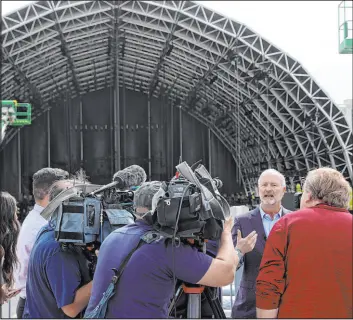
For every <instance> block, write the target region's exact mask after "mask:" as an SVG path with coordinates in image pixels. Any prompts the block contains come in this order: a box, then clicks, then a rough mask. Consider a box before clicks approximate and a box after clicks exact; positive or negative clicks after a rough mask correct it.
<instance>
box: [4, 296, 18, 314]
mask: <svg viewBox="0 0 353 320" xmlns="http://www.w3.org/2000/svg"><path fill="white" fill-rule="evenodd" d="M17 302H18V296H16V297H14V298H13V299H11V300H10V301H9V302H7V303H5V304H4V305H3V306H2V308H1V311H2V314H1V319H8V318H17V316H16V307H17ZM9 314H10V315H11V316H9Z"/></svg>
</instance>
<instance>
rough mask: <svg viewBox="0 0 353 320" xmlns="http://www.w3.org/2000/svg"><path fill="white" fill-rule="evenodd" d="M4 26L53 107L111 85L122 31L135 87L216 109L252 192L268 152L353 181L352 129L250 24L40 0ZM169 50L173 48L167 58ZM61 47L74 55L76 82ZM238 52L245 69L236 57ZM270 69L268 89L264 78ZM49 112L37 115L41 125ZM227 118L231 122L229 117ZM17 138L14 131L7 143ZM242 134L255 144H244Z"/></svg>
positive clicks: (6, 43) (169, 6) (203, 14)
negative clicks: (67, 96) (67, 95)
mask: <svg viewBox="0 0 353 320" xmlns="http://www.w3.org/2000/svg"><path fill="white" fill-rule="evenodd" d="M117 11H119V18H118V19H117V17H116V12H117ZM115 20H117V23H114V21H115ZM2 22H3V28H2V44H3V47H4V48H6V50H7V53H8V55H9V56H10V57H11V58H12V59H13V61H14V62H15V64H16V65H17V66H18V68H19V69H20V70H22V72H23V73H24V74H25V76H26V77H27V79H28V81H29V82H30V83H33V84H36V87H37V89H38V91H39V92H40V93H41V98H42V100H43V102H44V103H48V102H50V101H53V99H56V98H57V97H59V96H60V95H61V94H62V91H63V90H64V89H65V86H67V89H68V90H69V91H70V90H71V91H72V97H75V96H77V95H79V94H80V91H81V92H83V93H84V92H89V91H91V90H97V89H102V88H104V87H107V86H112V85H113V84H114V82H115V80H116V79H115V78H116V77H114V74H115V73H114V68H115V67H116V63H114V62H113V61H116V59H117V58H118V55H119V53H118V45H119V44H118V41H119V42H120V38H119V37H120V33H121V31H122V30H123V31H124V36H125V37H124V41H125V46H124V48H125V56H124V59H119V70H117V71H118V74H119V78H120V77H121V78H122V80H123V81H124V85H125V86H126V88H128V89H131V90H140V91H141V92H144V93H147V94H148V93H149V92H150V93H152V95H153V96H154V97H157V98H158V97H160V96H161V95H164V96H165V97H168V99H173V100H174V101H176V100H175V99H176V98H179V99H180V101H181V102H182V103H181V104H182V105H183V107H184V106H185V107H186V108H185V110H188V111H190V112H191V113H193V114H194V115H196V116H197V117H198V118H200V117H201V116H202V115H203V111H205V110H206V108H207V109H209V110H210V114H208V115H206V113H207V112H206V113H204V114H205V115H206V116H205V117H204V119H207V122H206V123H207V125H208V126H209V127H210V128H212V129H214V128H215V127H216V125H217V124H220V123H221V124H222V123H223V128H222V127H221V128H220V129H219V130H218V129H217V130H218V131H219V132H221V133H222V135H220V134H218V137H219V138H221V139H225V141H224V143H227V144H228V145H229V146H232V147H233V149H231V150H233V151H232V152H233V153H234V154H233V156H234V155H235V158H236V159H237V161H238V162H239V164H240V165H241V166H242V172H243V177H244V184H245V185H247V186H249V188H250V187H251V186H253V185H254V183H256V179H255V178H254V177H255V175H257V174H258V171H259V168H258V166H257V163H258V162H260V161H259V158H262V157H263V156H264V155H267V150H266V148H268V147H269V151H270V159H266V160H268V162H269V163H270V164H271V166H272V165H274V166H277V168H278V169H279V170H282V171H283V170H288V169H289V170H293V169H294V170H295V171H296V173H297V174H299V175H303V174H305V172H306V171H307V170H308V169H311V168H312V167H313V166H316V165H328V164H329V165H331V166H332V167H335V168H337V169H338V170H340V171H341V172H342V173H343V174H344V175H345V176H346V177H350V179H351V180H353V176H352V162H351V160H350V158H351V156H352V149H353V145H352V142H351V139H352V130H351V129H350V128H349V126H348V124H347V123H346V121H345V118H344V116H343V114H342V113H341V112H340V111H339V110H338V108H337V107H336V106H335V105H334V103H333V102H332V101H331V100H330V99H329V98H328V96H327V94H325V93H324V91H323V90H322V89H320V87H319V86H318V85H317V83H316V82H315V81H314V80H313V79H312V77H310V76H309V75H308V73H307V72H306V71H305V70H304V68H303V67H302V66H301V65H300V64H299V63H298V62H297V61H295V60H294V59H292V58H291V57H289V56H288V55H287V54H286V53H284V52H282V51H281V50H279V49H278V48H276V47H275V46H274V45H272V44H270V43H269V42H268V41H267V40H265V39H263V38H262V37H260V36H259V35H257V34H256V33H254V32H253V31H252V30H250V29H249V28H247V27H246V26H245V25H243V24H240V23H238V22H236V21H233V20H231V19H228V18H226V17H224V16H222V15H220V14H218V13H216V12H213V11H212V10H209V9H207V8H204V7H203V6H201V5H199V4H197V3H193V2H190V1H182V2H180V1H144V2H135V1H119V2H112V1H75V2H69V1H40V2H34V3H31V4H30V5H29V6H27V7H25V8H22V9H20V10H18V11H17V12H14V13H11V14H9V15H8V16H6V17H2ZM114 30H115V31H114ZM58 31H59V38H58ZM114 32H115V33H119V36H117V37H115V36H114ZM115 38H117V39H116V40H117V41H114V39H115ZM109 39H110V40H109ZM170 42H172V43H173V49H172V50H171V52H168V51H170V46H169V45H168V44H169V43H170ZM235 45H236V46H235ZM168 46H169V47H168ZM61 47H66V50H67V51H69V53H70V61H71V62H69V66H70V72H71V73H72V81H70V83H68V81H67V79H66V74H65V66H67V65H68V62H67V60H65V59H64V57H63V55H62V54H61V49H60V48H61ZM235 47H236V53H237V65H236V66H235V64H234V63H232V61H230V58H229V56H230V55H231V54H232V51H231V50H230V49H232V50H233V49H235ZM167 48H168V50H167ZM114 52H115V53H114ZM44 53H45V55H44ZM167 53H168V54H167ZM169 53H170V54H169ZM43 57H44V59H43ZM113 63H114V65H113V68H111V69H112V71H113V72H112V71H111V70H109V65H111V66H112V64H113ZM4 65H5V67H3V70H2V75H3V77H2V87H1V91H2V96H6V97H7V96H8V97H9V98H11V97H12V96H13V95H15V94H16V91H15V90H17V89H16V88H18V86H16V83H15V82H14V72H12V71H11V70H12V69H11V68H12V67H11V64H10V63H4ZM137 65H138V67H137ZM92 66H93V68H92ZM74 68H75V69H74ZM92 69H94V71H92ZM162 69H163V70H164V72H163V81H160V71H161V70H162ZM8 71H9V72H8ZM268 71H269V74H268V78H267V79H268V81H264V79H261V76H260V77H258V76H259V74H261V73H264V72H268ZM151 75H152V76H151ZM216 75H217V79H214V77H215V76H216ZM75 78H76V79H75ZM54 79H55V81H54ZM117 79H118V78H117ZM212 79H214V81H213V80H212ZM210 80H212V81H211V82H212V84H210V83H209V82H210ZM137 82H138V83H139V85H137ZM162 82H163V83H162ZM78 85H80V86H81V87H80V89H79V90H77V88H78ZM119 85H121V86H122V81H119ZM205 85H207V87H205ZM151 89H153V90H152V91H151ZM165 91H167V92H165ZM32 93H33V92H32ZM213 104H216V105H215V106H214V105H213ZM217 104H218V105H219V106H218V105H217ZM42 107H43V105H42ZM37 110H38V111H37ZM251 110H253V116H252V118H251V119H250V115H251V112H250V111H251ZM43 111H44V110H43V109H42V108H39V109H38V108H35V112H34V115H33V120H34V119H35V118H36V117H37V116H39V115H40V114H42V113H43ZM225 112H227V114H228V116H227V117H228V118H227V117H222V116H221V114H222V113H225ZM238 117H239V118H240V119H238ZM308 120H309V121H308ZM238 124H239V126H240V128H237V125H238ZM313 127H315V130H312V128H313ZM238 129H239V130H240V131H239V130H238ZM268 129H269V132H268ZM311 131H312V132H311ZM16 132H17V130H16V129H14V128H12V129H9V132H8V134H7V135H6V137H5V140H6V141H5V142H8V141H10V140H11V137H13V136H14V135H15V133H16ZM239 136H241V137H243V136H244V137H246V139H248V138H249V139H250V140H248V141H246V139H245V140H244V141H242V140H241V141H240V139H239ZM222 143H223V142H222ZM239 143H240V146H239V145H238V144H239ZM256 144H257V146H256ZM3 146H4V144H2V145H1V146H0V148H3ZM239 147H241V155H239V152H238V150H239ZM236 153H237V154H236ZM283 158H285V159H283Z"/></svg>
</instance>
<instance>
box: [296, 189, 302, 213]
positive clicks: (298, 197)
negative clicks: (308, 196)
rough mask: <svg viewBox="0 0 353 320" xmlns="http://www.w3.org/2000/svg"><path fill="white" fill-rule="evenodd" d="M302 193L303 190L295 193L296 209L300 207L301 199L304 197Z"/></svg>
mask: <svg viewBox="0 0 353 320" xmlns="http://www.w3.org/2000/svg"><path fill="white" fill-rule="evenodd" d="M302 195H303V193H302V192H296V193H295V194H294V209H295V210H298V209H300V201H301V199H302Z"/></svg>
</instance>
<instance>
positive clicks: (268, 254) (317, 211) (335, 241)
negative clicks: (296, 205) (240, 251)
mask: <svg viewBox="0 0 353 320" xmlns="http://www.w3.org/2000/svg"><path fill="white" fill-rule="evenodd" d="M303 189H304V190H303V196H302V199H301V203H300V208H301V209H300V210H299V211H296V212H292V213H291V214H288V215H286V216H284V217H283V218H282V219H280V220H279V221H278V222H277V223H276V224H275V225H274V227H273V228H272V230H271V233H270V235H269V237H268V240H267V243H266V247H265V250H264V254H263V257H262V260H261V265H260V268H259V275H258V277H257V281H256V312H257V317H258V318H277V317H278V318H352V227H353V223H352V215H351V214H350V213H349V212H348V210H347V208H348V202H349V191H350V186H349V184H348V182H347V181H346V180H345V179H344V177H343V176H342V174H341V173H339V172H338V171H336V170H334V169H330V168H320V169H316V170H313V171H311V172H309V174H308V176H307V178H306V181H305V184H304V188H303Z"/></svg>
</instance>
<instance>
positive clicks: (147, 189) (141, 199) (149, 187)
mask: <svg viewBox="0 0 353 320" xmlns="http://www.w3.org/2000/svg"><path fill="white" fill-rule="evenodd" d="M161 185H162V182H160V181H150V182H144V183H143V184H141V186H140V187H139V188H138V189H137V190H136V192H135V195H134V209H136V208H147V209H148V210H152V198H153V196H154V195H155V194H156V193H157V192H158V190H159V189H160V187H161Z"/></svg>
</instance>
